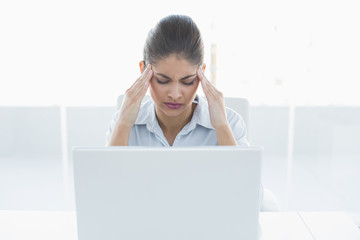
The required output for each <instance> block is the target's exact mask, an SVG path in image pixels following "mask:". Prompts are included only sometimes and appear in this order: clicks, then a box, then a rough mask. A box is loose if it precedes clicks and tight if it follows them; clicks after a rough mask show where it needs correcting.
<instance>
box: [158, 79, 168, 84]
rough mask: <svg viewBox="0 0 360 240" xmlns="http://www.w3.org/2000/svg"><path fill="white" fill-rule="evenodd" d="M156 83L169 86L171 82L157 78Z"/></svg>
mask: <svg viewBox="0 0 360 240" xmlns="http://www.w3.org/2000/svg"><path fill="white" fill-rule="evenodd" d="M156 81H157V82H158V83H159V84H167V83H168V82H170V81H169V80H167V81H160V80H159V79H157V78H156Z"/></svg>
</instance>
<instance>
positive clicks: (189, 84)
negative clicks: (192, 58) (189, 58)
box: [183, 80, 195, 86]
mask: <svg viewBox="0 0 360 240" xmlns="http://www.w3.org/2000/svg"><path fill="white" fill-rule="evenodd" d="M194 81H195V80H192V81H191V82H188V83H186V82H183V84H185V85H186V86H191V85H193V84H194Z"/></svg>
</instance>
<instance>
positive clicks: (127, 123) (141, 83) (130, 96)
mask: <svg viewBox="0 0 360 240" xmlns="http://www.w3.org/2000/svg"><path fill="white" fill-rule="evenodd" d="M152 76H153V71H152V67H151V64H149V65H148V66H147V67H146V69H145V70H144V72H143V73H142V74H141V76H140V77H139V78H138V79H137V80H136V81H135V82H134V84H133V85H132V86H131V87H130V88H129V89H127V90H126V92H125V96H124V99H123V102H122V105H121V108H120V114H119V118H118V120H117V124H118V125H120V126H122V127H126V128H131V127H132V126H133V125H134V124H135V121H136V118H137V116H138V114H139V110H140V105H141V101H142V100H143V98H144V96H145V94H146V92H147V89H148V88H149V85H150V80H151V78H152Z"/></svg>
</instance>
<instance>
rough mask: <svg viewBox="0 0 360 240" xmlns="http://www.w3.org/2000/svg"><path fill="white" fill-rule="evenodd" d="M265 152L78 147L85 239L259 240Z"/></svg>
mask: <svg viewBox="0 0 360 240" xmlns="http://www.w3.org/2000/svg"><path fill="white" fill-rule="evenodd" d="M261 152H262V151H261V148H239V147H209V148H204V147H202V148H143V147H141V148H137V147H103V148H74V150H73V161H74V180H75V197H76V211H77V223H78V236H79V240H95V239H97V240H98V239H108V240H112V239H126V240H135V239H136V240H140V239H141V240H144V239H146V240H152V239H153V240H165V239H166V240H169V239H173V240H178V239H179V240H180V239H188V240H195V239H196V240H199V239H204V240H205V239H206V240H212V239H214V240H215V239H216V240H219V239H227V240H230V239H247V240H251V239H257V233H258V215H259V209H260V201H259V196H260V186H261V185H260V171H261Z"/></svg>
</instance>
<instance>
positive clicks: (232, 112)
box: [226, 107, 244, 122]
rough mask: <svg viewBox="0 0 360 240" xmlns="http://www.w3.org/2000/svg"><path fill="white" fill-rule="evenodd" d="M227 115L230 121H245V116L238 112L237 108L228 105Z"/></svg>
mask: <svg viewBox="0 0 360 240" xmlns="http://www.w3.org/2000/svg"><path fill="white" fill-rule="evenodd" d="M226 116H227V118H228V121H229V122H238V121H239V122H244V119H243V117H242V116H241V115H240V114H239V113H237V112H236V111H235V110H233V109H231V108H229V107H226Z"/></svg>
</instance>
